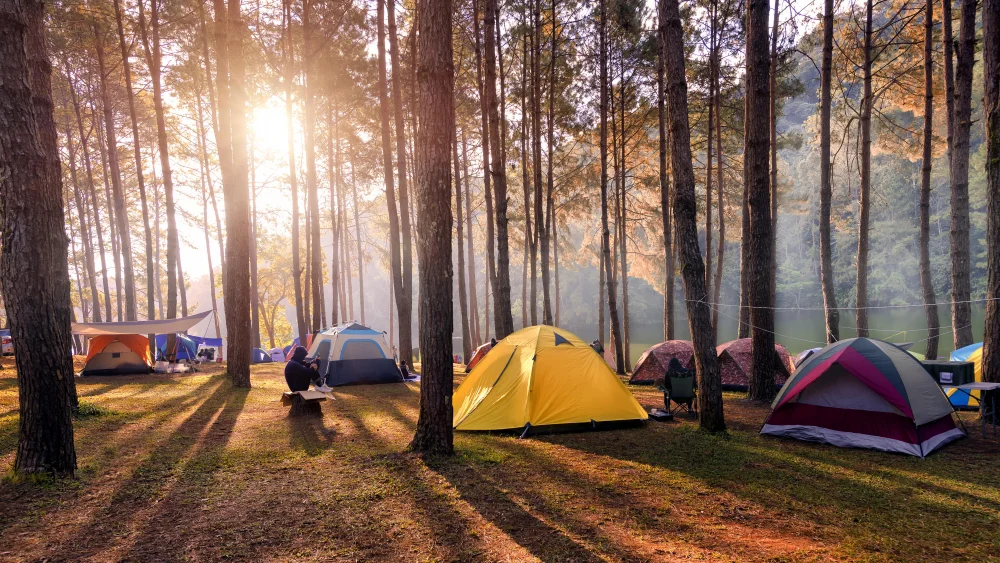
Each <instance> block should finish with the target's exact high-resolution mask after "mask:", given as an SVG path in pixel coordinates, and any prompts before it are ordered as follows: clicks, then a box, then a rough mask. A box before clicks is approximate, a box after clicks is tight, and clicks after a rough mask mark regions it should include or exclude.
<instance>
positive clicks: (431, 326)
mask: <svg viewBox="0 0 1000 563" xmlns="http://www.w3.org/2000/svg"><path fill="white" fill-rule="evenodd" d="M417 14H418V16H417V22H418V26H419V33H418V35H417V65H418V68H417V87H418V89H419V95H420V100H421V102H420V104H419V105H418V110H417V111H418V121H419V123H420V127H419V128H418V129H417V139H416V143H415V146H416V148H417V150H416V154H415V155H414V156H415V157H416V159H415V160H416V168H417V174H416V179H417V182H416V183H417V190H416V192H417V195H418V197H417V213H418V215H419V217H420V218H421V219H420V230H419V231H418V233H419V235H418V237H417V253H418V260H419V262H420V265H421V268H420V297H421V299H422V305H421V307H420V355H421V359H422V361H423V363H422V370H421V383H420V414H419V417H418V419H417V430H416V433H415V434H414V436H413V441H412V442H411V443H410V448H411V449H412V450H415V451H418V452H424V453H429V454H443V455H451V454H452V453H453V452H454V448H453V444H452V439H453V435H452V404H451V396H452V386H453V383H452V379H453V370H452V356H451V355H452V346H451V342H452V341H451V334H452V330H453V326H454V325H453V320H452V288H453V285H452V267H451V227H452V214H451V180H452V179H451V170H450V167H449V164H450V161H451V155H450V152H451V151H450V150H449V149H450V148H451V142H452V139H453V138H454V114H453V113H452V112H453V107H454V106H453V104H454V91H453V88H454V75H453V62H452V46H451V41H452V39H451V36H452V31H451V0H418V2H417Z"/></svg>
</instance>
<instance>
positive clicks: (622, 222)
mask: <svg viewBox="0 0 1000 563" xmlns="http://www.w3.org/2000/svg"><path fill="white" fill-rule="evenodd" d="M618 61H619V71H620V76H621V88H620V91H621V92H620V94H621V95H620V96H619V98H620V99H621V106H620V108H621V118H620V119H619V122H620V125H621V143H619V147H618V149H619V151H620V152H621V157H620V163H621V174H620V176H619V177H620V178H621V181H620V182H619V183H618V201H619V205H618V216H617V218H616V219H615V225H616V226H617V228H618V258H619V260H620V264H621V282H622V303H621V305H622V357H623V358H624V361H625V364H624V365H623V366H622V369H623V370H624V371H628V369H629V366H631V365H632V354H631V353H630V352H629V311H628V247H627V244H626V243H627V242H628V239H627V236H626V226H627V225H628V222H627V217H626V214H627V211H626V209H625V205H626V199H625V196H626V191H625V187H626V185H627V182H628V162H627V160H626V153H625V145H626V142H627V141H626V139H627V136H626V131H625V95H626V92H627V88H626V86H627V83H626V81H625V54H624V53H622V54H621V57H620V58H619V59H618Z"/></svg>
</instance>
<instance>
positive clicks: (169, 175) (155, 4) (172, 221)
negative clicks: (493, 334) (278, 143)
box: [119, 0, 229, 348]
mask: <svg viewBox="0 0 1000 563" xmlns="http://www.w3.org/2000/svg"><path fill="white" fill-rule="evenodd" d="M143 2H144V0H140V2H139V27H140V31H141V32H142V33H141V35H142V40H143V45H144V48H145V50H146V59H147V63H148V66H149V74H150V76H151V78H152V82H153V109H154V111H155V113H156V140H157V148H158V152H159V155H160V177H161V178H162V179H163V200H164V203H165V205H166V212H167V318H168V319H173V318H176V317H177V293H178V288H177V262H178V260H179V259H180V254H179V252H180V249H179V245H178V238H177V219H176V215H175V212H174V180H173V172H172V170H171V168H170V152H169V149H170V147H169V144H168V142H167V122H166V116H165V113H164V110H163V88H162V85H161V77H160V73H161V68H162V64H161V55H160V15H159V2H160V0H150V9H149V20H150V26H151V31H152V35H153V37H152V39H153V41H152V45H150V42H149V40H148V39H147V37H146V24H145V22H144V21H143V20H144V16H143V9H142V5H143ZM228 209H229V208H228V206H227V210H228ZM227 216H228V213H227ZM119 221H120V219H119ZM227 231H228V229H227ZM122 240H124V239H122ZM126 283H127V282H126ZM227 316H228V315H227ZM227 320H228V319H227ZM167 347H168V348H172V347H173V338H172V337H171V336H170V335H168V337H167Z"/></svg>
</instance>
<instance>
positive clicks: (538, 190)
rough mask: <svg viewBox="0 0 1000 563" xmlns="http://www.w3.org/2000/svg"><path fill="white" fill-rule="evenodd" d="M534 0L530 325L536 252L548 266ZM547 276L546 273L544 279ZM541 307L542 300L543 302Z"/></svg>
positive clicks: (534, 316) (537, 4)
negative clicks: (543, 246) (533, 213)
mask: <svg viewBox="0 0 1000 563" xmlns="http://www.w3.org/2000/svg"><path fill="white" fill-rule="evenodd" d="M533 1H534V12H535V13H534V22H533V25H532V27H533V28H534V32H535V35H534V40H533V42H532V47H533V49H532V50H533V51H534V54H533V55H532V57H531V139H532V147H531V148H532V163H533V166H532V170H533V172H534V181H535V200H534V204H535V238H534V243H535V244H533V245H532V250H533V252H532V255H531V324H532V325H537V324H538V272H537V270H536V268H537V267H538V261H537V257H538V253H539V251H541V252H542V253H543V254H542V262H543V265H542V269H543V270H544V268H546V267H547V263H548V253H549V250H548V246H547V245H548V239H547V238H546V234H545V212H544V205H545V201H546V198H545V195H544V189H545V188H544V187H543V186H542V76H541V68H542V62H541V59H542V12H541V9H542V1H541V0H533ZM542 245H546V246H545V249H544V250H542V248H541V247H542ZM547 278H548V275H547V274H546V279H547ZM542 286H543V287H542V293H543V294H547V293H548V288H547V287H545V284H544V283H543V284H542ZM543 301H547V298H546V297H545V296H544V295H543ZM543 309H544V303H543ZM542 318H543V319H545V318H546V317H545V314H544V311H543V313H542ZM546 324H549V323H546Z"/></svg>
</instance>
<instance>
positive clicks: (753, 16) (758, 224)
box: [688, 0, 774, 401]
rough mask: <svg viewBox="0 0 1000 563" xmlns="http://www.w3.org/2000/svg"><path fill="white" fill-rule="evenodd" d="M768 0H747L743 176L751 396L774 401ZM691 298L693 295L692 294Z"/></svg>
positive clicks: (759, 399)
mask: <svg viewBox="0 0 1000 563" xmlns="http://www.w3.org/2000/svg"><path fill="white" fill-rule="evenodd" d="M767 15H768V2H767V0H749V1H748V2H747V38H746V102H745V103H746V110H745V111H746V118H745V123H746V126H745V132H744V139H745V141H744V146H745V147H746V148H745V150H744V157H743V177H744V183H745V185H746V186H747V189H748V191H749V195H748V202H749V204H750V264H749V271H750V296H749V301H750V307H751V309H750V324H751V329H750V334H751V338H752V339H753V351H752V360H751V369H750V374H749V376H750V377H749V397H750V399H752V400H757V401H763V400H768V399H769V398H770V397H771V396H772V395H773V394H774V311H773V310H772V309H771V308H770V307H771V273H772V272H771V270H772V269H773V268H774V264H773V262H772V259H773V256H774V255H773V253H772V252H771V245H772V244H773V242H774V239H773V238H772V236H771V194H770V190H769V184H768V148H769V144H770V142H769V141H770V135H769V132H768V125H769V117H770V111H769V108H768V104H769V99H770V95H769V91H770V85H769V83H768V74H769V73H768V66H769V65H768V45H767V42H768V32H767ZM688 299H690V297H688Z"/></svg>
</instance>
